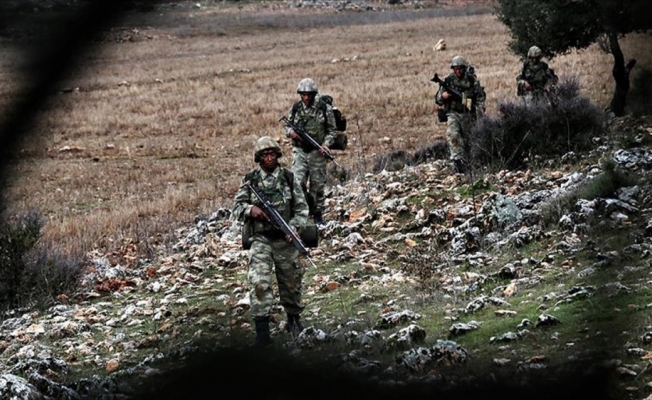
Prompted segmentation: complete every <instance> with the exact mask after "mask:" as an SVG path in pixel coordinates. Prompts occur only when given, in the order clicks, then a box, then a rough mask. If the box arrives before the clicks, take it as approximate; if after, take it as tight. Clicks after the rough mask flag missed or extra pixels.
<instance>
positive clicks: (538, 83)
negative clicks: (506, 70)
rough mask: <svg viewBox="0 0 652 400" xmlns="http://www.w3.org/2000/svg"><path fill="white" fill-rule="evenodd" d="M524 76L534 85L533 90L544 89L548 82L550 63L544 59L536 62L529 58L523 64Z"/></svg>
mask: <svg viewBox="0 0 652 400" xmlns="http://www.w3.org/2000/svg"><path fill="white" fill-rule="evenodd" d="M522 76H523V78H524V79H525V80H526V81H528V83H529V84H530V85H531V86H532V90H533V91H542V90H543V88H544V87H545V86H546V83H547V82H548V64H546V63H545V62H543V61H539V62H538V63H537V64H534V63H532V62H531V61H530V60H528V61H526V62H525V65H523V72H522Z"/></svg>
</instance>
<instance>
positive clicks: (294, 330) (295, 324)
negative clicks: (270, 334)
mask: <svg viewBox="0 0 652 400" xmlns="http://www.w3.org/2000/svg"><path fill="white" fill-rule="evenodd" d="M285 330H286V331H288V333H291V334H293V335H298V334H300V333H301V332H302V331H303V326H302V325H301V321H300V318H299V314H288V322H287V324H285Z"/></svg>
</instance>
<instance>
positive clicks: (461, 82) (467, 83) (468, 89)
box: [445, 74, 475, 113]
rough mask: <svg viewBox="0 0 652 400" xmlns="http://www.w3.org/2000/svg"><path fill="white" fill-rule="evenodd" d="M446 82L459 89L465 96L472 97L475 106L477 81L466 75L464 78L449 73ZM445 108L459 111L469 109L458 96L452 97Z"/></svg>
mask: <svg viewBox="0 0 652 400" xmlns="http://www.w3.org/2000/svg"><path fill="white" fill-rule="evenodd" d="M445 82H446V84H447V85H449V86H450V87H452V88H453V89H456V90H457V91H459V92H460V93H461V94H462V95H464V97H465V98H467V99H472V101H473V106H475V86H474V84H475V82H472V81H471V80H470V79H469V78H467V77H466V76H465V77H463V78H462V79H458V78H457V76H456V75H455V74H450V75H448V76H447V77H446V79H445ZM445 109H446V111H456V112H459V113H462V112H465V111H467V110H466V109H465V108H464V105H463V104H462V102H461V101H460V100H459V99H458V98H456V97H453V98H451V100H450V101H449V102H448V103H446V106H445Z"/></svg>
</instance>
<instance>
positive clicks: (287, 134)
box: [284, 107, 294, 138]
mask: <svg viewBox="0 0 652 400" xmlns="http://www.w3.org/2000/svg"><path fill="white" fill-rule="evenodd" d="M288 119H289V120H290V121H291V122H292V123H294V121H292V107H290V111H288ZM284 131H285V137H288V138H289V137H290V132H292V128H290V127H288V126H286V127H285V128H284Z"/></svg>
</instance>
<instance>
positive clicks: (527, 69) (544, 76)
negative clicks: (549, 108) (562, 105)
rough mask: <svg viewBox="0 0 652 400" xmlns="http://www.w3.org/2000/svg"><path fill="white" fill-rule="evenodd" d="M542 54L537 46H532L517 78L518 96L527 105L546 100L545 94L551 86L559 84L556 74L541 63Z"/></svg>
mask: <svg viewBox="0 0 652 400" xmlns="http://www.w3.org/2000/svg"><path fill="white" fill-rule="evenodd" d="M541 57H542V52H541V49H540V48H538V47H537V46H532V47H530V49H529V50H528V52H527V58H528V59H527V60H525V61H524V62H523V67H522V68H521V73H520V74H519V75H518V76H517V77H516V83H517V85H518V89H517V92H516V93H517V94H518V95H519V96H523V100H524V101H525V105H532V104H534V103H535V102H539V101H542V100H545V99H546V96H545V93H547V92H548V91H549V90H550V85H554V84H556V83H557V80H558V79H557V76H556V75H555V72H554V71H553V70H552V69H551V68H550V67H548V64H546V63H545V62H543V61H541Z"/></svg>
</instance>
